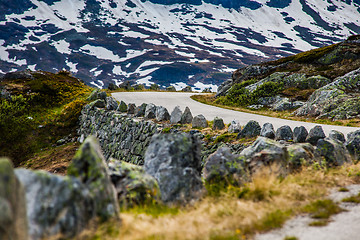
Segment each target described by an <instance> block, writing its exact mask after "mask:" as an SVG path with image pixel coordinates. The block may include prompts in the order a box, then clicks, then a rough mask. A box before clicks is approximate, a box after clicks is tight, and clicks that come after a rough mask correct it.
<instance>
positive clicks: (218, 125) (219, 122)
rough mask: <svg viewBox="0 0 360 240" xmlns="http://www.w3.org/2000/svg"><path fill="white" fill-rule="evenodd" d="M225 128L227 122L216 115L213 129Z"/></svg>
mask: <svg viewBox="0 0 360 240" xmlns="http://www.w3.org/2000/svg"><path fill="white" fill-rule="evenodd" d="M224 128H225V124H224V121H223V119H222V118H219V117H215V118H214V123H213V130H223V129H224Z"/></svg>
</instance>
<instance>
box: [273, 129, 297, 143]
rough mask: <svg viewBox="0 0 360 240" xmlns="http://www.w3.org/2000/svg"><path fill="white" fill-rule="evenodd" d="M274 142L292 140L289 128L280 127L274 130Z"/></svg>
mask: <svg viewBox="0 0 360 240" xmlns="http://www.w3.org/2000/svg"><path fill="white" fill-rule="evenodd" d="M275 140H277V141H279V140H285V141H291V140H293V131H292V130H291V128H290V126H288V125H285V126H281V127H279V128H278V129H277V130H276V133H275Z"/></svg>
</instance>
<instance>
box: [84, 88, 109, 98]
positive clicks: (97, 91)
mask: <svg viewBox="0 0 360 240" xmlns="http://www.w3.org/2000/svg"><path fill="white" fill-rule="evenodd" d="M106 97H107V95H106V92H103V91H101V90H100V89H95V90H94V91H92V92H91V94H90V96H89V97H88V98H87V99H86V101H95V100H97V99H102V100H104V101H106Z"/></svg>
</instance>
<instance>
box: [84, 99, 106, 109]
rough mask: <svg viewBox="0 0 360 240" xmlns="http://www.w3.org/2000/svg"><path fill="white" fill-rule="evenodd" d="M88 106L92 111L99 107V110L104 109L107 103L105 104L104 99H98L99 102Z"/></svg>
mask: <svg viewBox="0 0 360 240" xmlns="http://www.w3.org/2000/svg"><path fill="white" fill-rule="evenodd" d="M87 106H88V107H89V108H90V109H94V108H95V107H97V108H104V107H105V106H106V103H105V101H104V100H102V99H97V100H95V101H93V102H91V103H89V104H88V105H87Z"/></svg>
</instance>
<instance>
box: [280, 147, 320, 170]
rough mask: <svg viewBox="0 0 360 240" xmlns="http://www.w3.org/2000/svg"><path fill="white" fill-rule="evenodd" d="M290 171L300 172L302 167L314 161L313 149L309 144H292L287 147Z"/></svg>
mask: <svg viewBox="0 0 360 240" xmlns="http://www.w3.org/2000/svg"><path fill="white" fill-rule="evenodd" d="M287 152H288V163H289V169H290V171H298V170H301V167H302V166H304V165H309V164H311V163H312V162H313V161H315V159H316V156H317V155H316V153H315V148H314V146H313V145H311V144H310V143H298V144H292V145H290V146H288V147H287Z"/></svg>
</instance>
